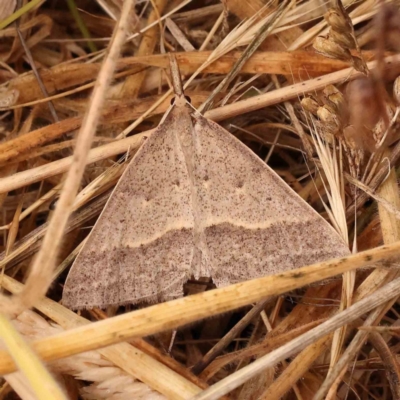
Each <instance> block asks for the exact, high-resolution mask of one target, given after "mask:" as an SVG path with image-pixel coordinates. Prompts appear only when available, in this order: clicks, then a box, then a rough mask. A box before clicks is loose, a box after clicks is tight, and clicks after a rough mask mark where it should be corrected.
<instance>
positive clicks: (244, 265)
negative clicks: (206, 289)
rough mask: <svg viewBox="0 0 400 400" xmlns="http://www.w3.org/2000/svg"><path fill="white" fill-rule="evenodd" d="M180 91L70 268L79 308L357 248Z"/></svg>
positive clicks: (173, 293) (154, 296) (157, 296)
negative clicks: (192, 279) (191, 279)
mask: <svg viewBox="0 0 400 400" xmlns="http://www.w3.org/2000/svg"><path fill="white" fill-rule="evenodd" d="M171 60H172V61H171V64H172V68H171V73H172V80H173V83H174V88H175V101H174V104H173V106H172V108H171V109H170V110H169V112H168V114H167V115H166V117H165V119H164V121H163V122H162V123H161V124H160V125H159V127H158V128H157V129H156V130H155V131H154V133H153V134H152V135H151V136H150V137H149V138H148V139H147V140H146V142H145V143H144V144H143V146H142V147H141V148H140V149H139V151H138V152H137V153H136V154H135V156H134V157H133V159H132V161H131V162H130V164H129V166H128V167H127V169H126V170H125V172H124V173H123V175H122V176H121V178H120V180H119V182H118V184H117V185H116V187H115V189H114V191H113V193H112V195H111V196H110V198H109V200H108V202H107V204H106V206H105V208H104V210H103V212H102V213H101V215H100V217H99V218H98V220H97V223H96V224H95V226H94V228H93V229H92V231H91V233H90V235H89V237H88V239H87V242H86V244H85V246H84V247H83V249H82V251H81V252H80V254H79V255H78V256H77V258H76V260H75V262H74V264H73V266H72V268H71V270H70V272H69V275H68V277H67V280H66V282H65V286H64V292H63V299H62V301H63V304H64V305H66V306H67V307H70V308H73V309H82V308H92V307H100V308H104V307H107V306H110V305H123V304H136V303H152V302H161V301H167V300H170V299H173V298H177V297H180V296H182V295H183V284H184V283H185V282H186V281H187V280H188V279H189V278H190V277H191V276H194V277H195V278H199V277H212V279H213V282H214V283H215V284H216V285H217V286H219V287H220V286H224V285H229V284H233V283H237V282H241V281H244V280H248V279H253V278H258V277H262V276H265V275H270V274H276V273H279V272H282V271H286V270H289V269H293V268H298V267H301V266H304V265H308V264H312V263H315V262H319V261H322V260H326V259H330V258H334V257H340V256H344V255H347V254H349V250H348V248H347V246H346V244H345V243H344V241H343V240H342V239H341V238H340V236H339V235H338V234H337V233H336V231H335V230H334V229H333V227H332V226H331V225H329V224H328V223H327V222H326V221H325V220H324V219H323V218H322V217H321V216H320V215H319V214H318V213H317V212H316V211H315V210H313V209H312V208H311V207H310V206H309V205H308V204H307V203H306V202H305V201H304V200H303V199H301V198H300V197H299V196H298V195H297V194H296V193H295V192H294V191H293V190H292V189H291V188H290V187H289V186H288V185H287V184H286V183H285V182H284V181H283V180H281V178H280V177H279V176H278V175H277V174H276V173H275V172H274V171H273V170H272V169H271V168H269V167H268V166H267V165H266V164H265V163H264V162H263V161H262V160H261V159H260V158H259V157H258V156H257V155H255V154H254V153H253V152H252V151H251V150H250V149H249V148H247V147H246V146H245V145H244V144H243V143H242V142H240V141H239V140H238V139H236V138H235V137H234V136H233V135H231V134H230V133H229V132H228V131H226V130H225V129H223V128H222V127H221V126H219V125H218V124H216V123H215V122H213V121H210V120H208V119H206V118H204V117H203V116H202V115H201V114H200V113H198V112H197V111H196V110H194V109H193V107H192V106H191V105H190V104H189V102H188V100H187V99H186V98H185V96H184V93H183V90H182V86H181V82H180V75H179V70H178V67H177V63H176V60H175V58H173V57H172V58H171Z"/></svg>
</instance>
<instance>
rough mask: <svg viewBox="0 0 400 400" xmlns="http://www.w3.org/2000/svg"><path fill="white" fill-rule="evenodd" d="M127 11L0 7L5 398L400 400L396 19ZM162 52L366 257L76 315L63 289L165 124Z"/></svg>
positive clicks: (373, 3)
mask: <svg viewBox="0 0 400 400" xmlns="http://www.w3.org/2000/svg"><path fill="white" fill-rule="evenodd" d="M131 3H134V2H133V1H132V2H131V1H124V2H120V1H113V0H102V1H100V0H98V1H90V2H89V1H85V0H70V1H68V2H52V1H49V0H48V1H46V2H44V1H40V0H39V1H36V0H33V1H31V2H27V1H25V2H24V1H10V0H0V139H1V142H0V202H1V204H2V210H3V212H2V215H1V221H0V228H1V232H2V240H1V243H0V245H1V251H2V254H1V256H0V267H1V276H0V279H1V281H0V282H1V286H2V287H3V289H4V291H3V292H2V293H0V310H1V314H0V328H1V329H0V338H1V341H2V342H3V345H2V348H1V350H0V372H1V373H2V374H3V376H4V380H2V381H1V387H0V399H13V398H16V397H15V396H19V397H20V398H22V399H35V398H38V399H50V398H71V399H77V398H80V397H82V398H87V399H99V398H104V399H115V400H117V399H118V400H123V399H128V398H129V399H131V398H135V399H153V398H154V399H162V398H169V399H189V398H196V399H203V400H205V399H217V398H225V399H227V398H228V396H229V398H231V399H236V398H237V399H249V400H250V399H255V398H257V399H268V400H270V399H280V398H283V397H285V398H286V399H334V398H335V399H336V398H337V399H345V398H348V399H360V398H361V399H364V398H365V399H366V398H371V399H372V398H379V399H400V383H399V382H400V372H399V371H400V368H399V366H398V363H399V358H398V357H399V355H398V353H399V346H398V342H397V337H398V333H397V332H398V330H397V326H398V325H399V311H400V310H399V308H398V304H397V297H398V296H399V295H400V282H399V281H398V280H399V279H400V278H399V277H398V272H397V267H398V264H397V263H398V257H399V254H400V222H399V221H400V219H399V215H400V198H399V193H398V159H399V156H400V141H399V139H400V134H399V129H398V123H397V116H398V114H399V107H400V104H399V94H398V92H399V89H398V86H399V79H397V80H396V78H397V77H398V75H399V73H400V56H399V55H398V54H395V52H396V51H399V50H400V49H399V45H398V40H397V38H398V35H399V33H400V32H399V30H400V28H399V26H400V10H399V9H398V5H397V3H395V2H394V1H393V2H392V1H388V2H387V3H386V4H385V5H384V4H383V3H381V2H378V1H377V0H361V1H359V2H355V3H353V2H351V1H348V0H344V1H343V6H342V5H341V3H338V2H337V1H336V0H335V1H333V2H332V4H331V5H330V4H327V3H324V2H322V1H319V0H305V1H303V2H301V3H296V2H289V1H282V2H278V3H279V4H277V3H273V2H264V1H263V0H226V1H223V2H219V1H214V0H211V1H210V2H207V4H205V2H199V1H195V0H192V1H179V0H177V1H173V0H151V1H140V2H139V1H136V5H134V6H133V7H131ZM122 4H123V7H121V5H122ZM271 13H274V14H271ZM271 15H274V20H273V21H272V20H270V16H271ZM168 52H177V61H178V64H179V67H180V70H181V72H182V75H183V76H184V85H185V90H186V94H187V95H188V96H190V98H191V101H192V104H193V105H194V107H196V108H198V109H200V110H202V111H203V112H204V114H205V116H206V117H208V118H210V119H212V120H215V121H218V122H219V123H220V124H222V125H223V126H225V127H226V128H228V129H230V131H231V132H232V133H233V134H235V135H236V136H237V137H239V138H240V139H241V140H242V141H243V142H244V143H246V145H248V146H249V147H250V148H251V149H252V150H253V151H255V152H256V153H257V154H258V155H259V156H260V157H261V158H263V159H265V160H266V161H267V162H268V164H269V165H270V166H271V167H272V168H273V169H274V170H275V171H276V172H277V173H278V174H279V175H280V176H281V177H282V178H283V179H284V180H285V181H286V182H287V183H288V184H289V185H290V186H291V187H292V188H293V190H295V191H296V192H298V193H299V195H300V196H301V197H303V198H304V199H305V200H306V201H308V202H309V203H310V204H311V205H312V206H313V207H314V209H315V210H317V212H319V213H321V215H323V216H324V217H325V218H326V219H327V220H328V221H329V222H330V223H331V224H332V225H333V226H334V228H335V229H336V230H337V231H338V232H339V234H340V235H341V236H342V237H343V239H344V241H345V242H346V243H348V244H349V249H350V251H352V253H353V254H352V255H351V256H349V257H346V258H343V259H340V260H327V261H326V262H324V263H319V264H316V265H313V266H308V267H307V266H305V267H304V268H302V269H299V270H296V271H294V272H287V273H284V274H281V275H279V276H270V277H265V278H261V279H258V280H255V281H250V282H244V283H242V284H237V285H232V286H229V287H226V288H222V289H217V290H213V291H210V290H206V289H209V288H210V286H211V285H210V283H209V282H189V283H188V291H190V292H191V293H198V294H195V295H191V296H189V297H185V298H182V299H178V300H175V301H173V302H168V303H164V304H157V305H153V306H151V307H148V308H144V309H133V310H132V309H131V308H130V307H120V308H119V309H117V310H115V309H113V310H111V309H109V310H107V313H104V312H102V311H101V310H90V311H89V310H85V311H82V312H81V314H79V315H78V314H76V313H74V312H72V311H70V310H67V309H65V308H64V307H63V306H62V305H61V304H59V303H58V302H59V300H60V298H61V293H62V286H63V282H64V281H65V278H66V273H67V269H68V268H69V266H70V265H71V263H72V261H73V259H74V257H75V256H76V254H77V253H78V251H79V249H80V248H81V246H82V243H83V241H84V240H85V238H86V236H87V233H88V232H89V231H90V228H91V227H92V226H93V223H94V222H95V220H96V218H97V216H98V215H99V213H100V212H101V210H102V208H103V207H104V204H105V202H106V200H107V198H108V196H109V194H110V190H111V189H112V188H113V186H114V185H115V183H116V182H117V180H118V179H119V177H120V176H121V174H122V172H123V171H124V169H125V167H126V165H127V163H128V162H129V159H130V157H131V156H132V154H134V153H135V151H136V150H137V149H138V148H139V147H140V146H141V144H142V142H143V140H145V138H146V136H148V135H150V134H151V132H152V130H153V129H154V128H155V127H156V126H157V124H158V123H159V121H160V119H161V117H162V115H163V114H164V113H165V111H166V110H167V109H168V107H169V104H170V98H171V96H172V91H171V90H170V89H169V84H168V77H167V74H166V69H167V68H168V54H166V53H168ZM54 205H55V207H54ZM379 246H380V247H379ZM367 266H371V268H369V269H368V268H365V267H367ZM340 274H343V275H342V277H343V278H342V279H334V280H330V281H329V280H326V279H327V278H330V277H333V276H338V275H340ZM321 280H324V282H325V283H324V284H322V285H313V283H316V282H318V281H321ZM22 282H24V284H23V283H22ZM342 283H343V284H342ZM45 293H47V297H44V294H45ZM268 296H269V297H270V298H269V300H268V301H265V298H266V297H268ZM255 302H258V303H257V304H256V305H254V303H255ZM240 307H242V308H240ZM31 308H32V309H33V310H34V311H32V310H31V311H30V310H29V309H31ZM228 311H229V313H228ZM210 317H213V318H210ZM10 320H11V322H12V324H10ZM100 320H101V321H100ZM199 321H200V322H199ZM187 324H189V325H187ZM377 325H381V326H380V327H379V329H378V328H377ZM178 328H179V329H178ZM173 329H178V332H177V336H176V338H175V343H174V345H173V346H172V351H171V354H167V349H168V347H169V345H170V341H171V330H173ZM142 337H143V338H142ZM24 339H25V340H24ZM105 346H108V347H105ZM44 362H46V364H45V363H44ZM43 382H46V385H44V384H43Z"/></svg>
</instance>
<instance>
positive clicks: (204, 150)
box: [194, 115, 349, 286]
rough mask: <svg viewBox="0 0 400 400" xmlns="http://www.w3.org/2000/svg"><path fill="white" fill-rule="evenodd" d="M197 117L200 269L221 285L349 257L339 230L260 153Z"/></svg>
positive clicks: (196, 151)
mask: <svg viewBox="0 0 400 400" xmlns="http://www.w3.org/2000/svg"><path fill="white" fill-rule="evenodd" d="M195 118H196V120H197V122H196V123H195V145H194V148H195V159H194V165H195V179H194V181H195V182H196V189H197V190H196V191H197V196H198V199H200V201H198V204H199V206H200V215H201V217H200V220H201V225H202V230H203V232H204V238H203V240H204V241H205V246H204V249H205V251H204V252H203V253H204V254H203V257H202V258H203V263H202V272H203V273H204V270H205V271H206V273H207V272H208V274H210V275H211V276H212V278H213V280H214V282H215V283H216V285H217V286H223V285H226V284H233V283H237V282H240V281H243V280H247V279H253V278H258V277H261V276H265V275H269V274H274V273H278V272H282V271H285V270H289V269H293V268H298V267H301V266H304V265H308V264H312V263H316V262H319V261H322V260H327V259H330V258H334V257H340V256H344V255H348V254H349V249H348V247H347V246H346V244H345V243H344V241H343V240H342V239H341V238H340V236H339V235H338V234H337V232H336V231H335V230H334V229H333V227H332V226H331V225H329V224H328V223H327V222H326V221H325V220H324V219H323V218H322V217H321V216H320V215H319V214H318V213H317V212H316V211H315V210H313V209H312V208H311V207H310V206H309V205H308V204H307V203H306V202H305V201H304V200H303V199H301V198H300V197H299V196H298V195H297V193H295V192H294V191H293V190H292V189H291V188H290V187H289V186H288V185H287V184H286V183H285V182H284V181H283V180H282V179H281V178H280V177H279V176H278V175H277V174H276V173H275V172H274V171H273V170H272V169H271V168H269V167H268V166H267V165H266V164H265V163H264V162H263V161H262V160H261V159H260V158H259V157H257V155H255V154H254V153H253V152H252V151H251V150H250V149H249V148H247V147H246V146H245V145H244V144H243V143H242V142H240V141H239V140H237V139H236V138H235V137H234V136H232V135H231V134H230V133H229V132H227V131H226V130H225V129H223V128H222V127H221V126H219V125H218V124H216V123H214V122H212V121H209V120H207V119H205V118H204V117H202V116H201V115H197V116H196V117H195Z"/></svg>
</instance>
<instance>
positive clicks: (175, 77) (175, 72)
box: [169, 53, 183, 97]
mask: <svg viewBox="0 0 400 400" xmlns="http://www.w3.org/2000/svg"><path fill="white" fill-rule="evenodd" d="M169 68H170V70H171V79H172V86H173V88H174V92H175V96H177V97H183V87H182V80H181V74H180V72H179V67H178V62H177V61H176V57H175V54H172V53H169Z"/></svg>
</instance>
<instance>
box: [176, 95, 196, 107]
mask: <svg viewBox="0 0 400 400" xmlns="http://www.w3.org/2000/svg"><path fill="white" fill-rule="evenodd" d="M186 103H189V104H191V103H192V99H191V98H190V97H189V96H185V95H177V96H174V97H172V98H171V106H173V105H176V106H179V105H185V104H186Z"/></svg>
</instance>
